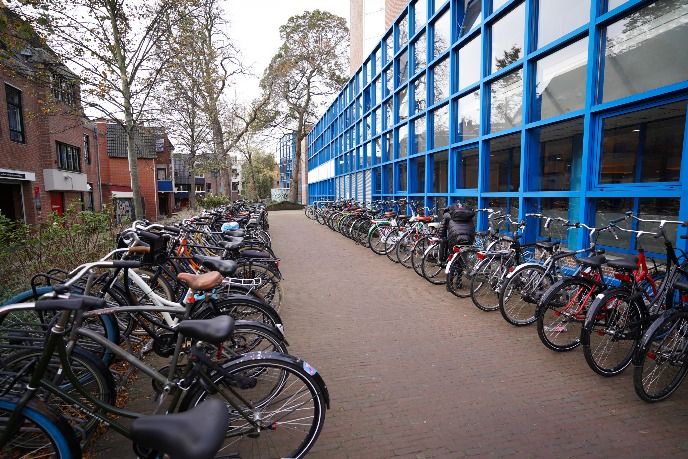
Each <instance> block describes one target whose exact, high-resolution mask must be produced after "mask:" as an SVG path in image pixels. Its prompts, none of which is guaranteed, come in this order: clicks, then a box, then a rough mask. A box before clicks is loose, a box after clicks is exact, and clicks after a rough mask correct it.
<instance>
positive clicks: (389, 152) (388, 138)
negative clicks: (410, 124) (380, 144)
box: [382, 131, 394, 162]
mask: <svg viewBox="0 0 688 459" xmlns="http://www.w3.org/2000/svg"><path fill="white" fill-rule="evenodd" d="M392 158H394V134H393V133H392V131H390V132H388V133H387V134H385V149H384V154H383V156H382V161H385V162H386V161H389V160H390V159H392Z"/></svg>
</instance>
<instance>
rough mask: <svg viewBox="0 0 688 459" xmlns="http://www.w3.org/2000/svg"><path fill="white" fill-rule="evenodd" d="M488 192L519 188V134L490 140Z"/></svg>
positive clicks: (516, 189)
mask: <svg viewBox="0 0 688 459" xmlns="http://www.w3.org/2000/svg"><path fill="white" fill-rule="evenodd" d="M489 170H490V176H489V190H490V191H518V190H519V189H520V187H521V178H520V174H521V134H511V135H507V136H504V137H498V138H496V139H492V140H490V163H489Z"/></svg>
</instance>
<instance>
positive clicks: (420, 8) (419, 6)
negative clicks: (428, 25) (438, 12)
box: [413, 0, 428, 32]
mask: <svg viewBox="0 0 688 459" xmlns="http://www.w3.org/2000/svg"><path fill="white" fill-rule="evenodd" d="M427 18H428V9H427V0H416V3H414V4H413V22H414V26H415V31H416V32H418V31H419V30H420V29H421V27H423V26H424V25H425V21H426V20H427Z"/></svg>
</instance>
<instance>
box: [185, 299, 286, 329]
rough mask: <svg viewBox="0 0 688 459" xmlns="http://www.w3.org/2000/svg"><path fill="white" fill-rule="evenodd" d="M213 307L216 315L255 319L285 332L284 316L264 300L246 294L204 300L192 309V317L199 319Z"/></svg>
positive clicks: (247, 319)
mask: <svg viewBox="0 0 688 459" xmlns="http://www.w3.org/2000/svg"><path fill="white" fill-rule="evenodd" d="M206 309H211V310H212V311H213V313H214V314H215V315H218V314H223V315H230V316H232V318H234V320H246V321H254V322H260V323H262V324H265V325H267V326H269V327H273V328H278V329H279V330H280V331H282V332H284V327H283V325H282V318H281V317H280V315H279V313H278V312H277V311H275V310H274V309H273V308H272V306H270V305H269V304H267V303H265V302H264V301H261V300H258V299H255V298H253V297H249V296H244V295H233V296H228V297H224V298H221V299H217V300H207V301H202V302H200V303H198V304H197V306H195V307H194V309H193V310H192V311H191V318H192V319H199V318H201V315H203V314H207V313H206V312H205V310H206Z"/></svg>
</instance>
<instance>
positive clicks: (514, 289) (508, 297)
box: [499, 266, 554, 326]
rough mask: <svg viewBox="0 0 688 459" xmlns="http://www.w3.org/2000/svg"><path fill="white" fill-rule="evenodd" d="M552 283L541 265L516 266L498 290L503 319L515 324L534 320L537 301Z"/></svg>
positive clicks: (526, 323) (518, 324) (519, 324)
mask: <svg viewBox="0 0 688 459" xmlns="http://www.w3.org/2000/svg"><path fill="white" fill-rule="evenodd" d="M553 283H554V282H553V279H552V276H550V275H549V274H547V273H546V272H545V268H543V267H542V266H523V267H521V268H516V270H515V271H513V272H512V273H511V274H510V275H509V277H508V278H507V279H506V281H505V282H504V285H503V286H502V288H501V290H500V291H499V311H500V312H501V313H502V317H504V320H506V321H507V322H509V323H510V324H511V325H516V326H523V325H530V324H532V323H533V322H535V319H536V317H535V313H536V311H537V305H538V301H539V299H540V298H542V295H543V294H544V293H545V292H546V291H547V290H548V289H549V288H550V287H551V286H552V284H553Z"/></svg>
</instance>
